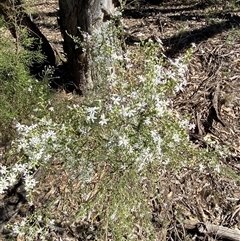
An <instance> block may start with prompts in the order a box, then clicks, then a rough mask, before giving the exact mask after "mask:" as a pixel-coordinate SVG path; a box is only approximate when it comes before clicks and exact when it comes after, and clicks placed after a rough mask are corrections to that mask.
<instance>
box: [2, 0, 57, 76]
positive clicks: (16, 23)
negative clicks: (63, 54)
mask: <svg viewBox="0 0 240 241" xmlns="http://www.w3.org/2000/svg"><path fill="white" fill-rule="evenodd" d="M0 14H1V15H3V17H4V19H5V21H6V22H7V24H8V27H9V30H10V32H11V34H12V35H13V37H14V38H16V41H20V42H21V40H20V39H18V37H19V34H18V27H20V28H26V29H27V30H28V37H30V38H33V43H32V45H31V47H30V48H28V50H31V51H37V50H40V51H41V52H42V54H43V55H44V56H45V60H44V61H43V62H42V63H33V65H32V66H31V67H30V71H31V73H33V74H39V73H41V71H42V70H43V69H44V67H45V66H46V65H51V66H55V54H54V51H53V49H52V47H51V45H50V44H49V42H48V40H47V39H46V37H45V36H44V35H43V34H42V33H41V31H40V30H39V28H38V27H37V26H36V25H35V24H34V23H33V22H32V21H31V19H30V17H29V16H28V15H27V14H26V13H25V12H24V9H23V8H22V7H21V1H20V0H15V1H10V0H0Z"/></svg>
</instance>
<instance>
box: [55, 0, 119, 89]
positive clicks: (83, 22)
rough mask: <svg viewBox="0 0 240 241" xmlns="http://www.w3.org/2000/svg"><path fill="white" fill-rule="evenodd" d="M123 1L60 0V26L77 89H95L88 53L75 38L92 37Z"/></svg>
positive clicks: (69, 67)
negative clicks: (87, 35)
mask: <svg viewBox="0 0 240 241" xmlns="http://www.w3.org/2000/svg"><path fill="white" fill-rule="evenodd" d="M119 3H120V0H59V8H60V11H59V25H60V28H61V32H62V35H63V39H64V46H63V48H64V52H65V53H66V55H67V61H68V69H69V73H70V74H71V78H72V80H73V83H74V84H75V87H76V88H77V89H79V90H80V91H81V92H83V91H84V89H86V88H90V87H91V86H92V82H93V81H92V76H91V70H90V69H89V58H90V56H88V54H86V53H84V52H83V51H82V48H81V47H80V46H79V45H77V44H76V43H75V42H74V40H73V38H72V37H78V38H79V39H80V41H82V40H83V38H82V36H81V32H80V31H79V29H80V30H81V31H84V32H87V33H89V34H91V29H92V28H93V27H94V28H98V27H101V25H102V23H103V22H104V21H106V20H108V19H110V16H111V15H112V14H113V13H114V11H115V8H116V7H117V6H118V5H119Z"/></svg>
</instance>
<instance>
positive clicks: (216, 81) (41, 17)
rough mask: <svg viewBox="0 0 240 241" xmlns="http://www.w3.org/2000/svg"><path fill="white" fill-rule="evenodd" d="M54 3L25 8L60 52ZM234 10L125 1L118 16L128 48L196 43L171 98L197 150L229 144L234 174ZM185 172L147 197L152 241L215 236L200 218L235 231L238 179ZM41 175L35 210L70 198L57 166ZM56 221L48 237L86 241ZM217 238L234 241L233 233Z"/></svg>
mask: <svg viewBox="0 0 240 241" xmlns="http://www.w3.org/2000/svg"><path fill="white" fill-rule="evenodd" d="M57 8H58V3H57V1H56V0H44V1H42V0H41V1H38V2H36V3H34V4H33V5H32V9H33V10H34V13H33V14H32V16H33V20H34V22H35V23H37V25H38V26H39V28H40V29H41V30H42V32H43V33H44V34H45V35H46V37H47V38H48V39H49V41H50V42H51V44H53V45H55V46H56V47H57V48H58V49H59V51H60V52H62V46H61V44H62V37H61V34H60V31H59V28H58V25H57ZM239 9H240V6H238V5H234V4H230V3H229V2H225V1H222V2H220V1H217V0H216V1H200V0H199V1H189V2H188V1H180V0H176V1H163V2H162V3H160V4H157V5H152V4H149V3H147V1H138V2H137V1H132V2H130V3H129V4H127V6H126V9H125V11H124V13H123V23H124V25H125V29H126V32H127V34H126V44H127V46H134V44H135V43H139V42H140V38H141V39H142V40H146V41H147V40H148V39H151V40H153V41H156V40H157V39H158V38H160V39H161V40H162V43H163V47H164V49H165V51H164V54H165V55H166V56H167V57H169V58H175V57H180V56H183V55H184V53H185V52H186V50H187V49H189V48H190V47H191V46H193V45H194V46H195V47H194V48H193V55H192V58H191V61H190V64H189V73H188V85H187V87H186V89H185V90H184V91H183V92H180V93H179V94H178V96H176V97H175V99H174V106H175V108H176V110H178V111H179V112H180V113H182V114H188V115H191V116H192V121H193V122H194V123H195V124H196V129H195V130H194V131H193V132H192V133H190V139H191V140H192V141H193V142H194V143H195V144H196V146H197V147H198V148H207V146H208V144H207V140H211V141H212V142H214V143H215V145H223V144H225V145H228V146H230V147H231V149H232V151H233V153H234V154H233V155H232V156H230V157H229V158H228V159H227V161H226V163H224V164H225V165H226V166H229V167H231V168H232V169H234V171H235V172H236V173H237V175H239V173H240V162H239V161H240V138H239V132H240V122H239V118H240V115H239V114H240V113H239V112H240V107H239V104H240V82H239V78H240V58H239V57H240V29H239V26H240V25H239V24H240V10H239ZM185 171H186V174H185V176H184V178H183V179H181V180H178V179H177V178H176V177H175V176H172V177H171V176H169V175H168V176H167V177H161V180H159V185H160V186H161V188H162V189H166V190H168V191H167V192H168V193H167V195H166V200H151V201H152V222H153V224H154V226H155V228H156V233H157V235H158V240H187V239H184V238H185V237H186V232H187V233H189V234H190V235H191V236H190V237H191V240H209V241H210V240H220V238H219V239H217V237H216V232H214V231H212V233H211V230H210V231H209V228H208V227H207V226H206V224H207V223H210V224H214V225H217V227H218V229H219V228H220V227H227V228H230V229H231V230H232V232H233V230H239V229H240V209H239V201H240V196H239V195H240V187H239V183H236V182H232V181H231V177H230V176H229V179H220V181H219V182H217V183H216V182H215V178H214V174H211V173H206V172H204V173H195V172H193V171H192V170H189V169H186V170H185ZM59 176H61V178H60V179H59V178H58V177H59ZM53 177H54V178H53ZM45 178H48V179H46V180H49V182H47V183H46V182H45V183H46V185H45V186H44V187H40V188H39V193H44V195H45V196H39V207H37V206H36V207H35V208H41V205H42V203H44V202H45V201H46V200H47V199H48V198H49V196H51V195H59V196H60V195H69V190H68V191H64V185H63V183H64V182H65V181H64V180H66V179H67V176H66V175H65V174H64V173H63V172H62V170H61V168H60V167H59V168H56V169H55V172H54V173H51V175H50V176H48V177H45ZM60 183H61V186H59V185H60ZM69 199H70V197H69ZM166 204H167V205H166ZM61 205H64V204H63V203H61V201H59V204H58V206H57V208H58V209H64V208H63V207H61ZM23 207H24V205H23ZM26 208H27V209H28V210H29V207H26ZM176 212H181V213H182V214H183V215H182V216H183V217H184V220H179V218H178V216H177V215H175V214H174V213H176ZM56 219H57V217H56ZM59 219H60V218H59ZM66 219H67V217H66ZM58 225H59V230H57V229H56V231H55V233H54V234H52V235H53V237H54V236H55V237H57V238H59V240H65V239H66V237H68V238H69V237H70V236H71V238H72V239H69V240H85V239H84V237H81V235H80V234H79V233H78V232H77V231H76V229H74V230H75V231H74V230H73V229H72V228H71V229H70V228H69V225H68V224H67V220H66V222H65V224H63V223H58ZM215 231H216V230H215ZM224 232H225V233H227V232H228V231H227V230H224ZM233 233H234V232H233ZM236 237H237V238H238V239H237V238H236ZM60 238H61V239H60ZM222 238H223V240H240V239H239V237H238V236H235V238H236V239H227V238H225V239H224V236H222ZM92 240H93V239H92ZM189 240H190V239H189Z"/></svg>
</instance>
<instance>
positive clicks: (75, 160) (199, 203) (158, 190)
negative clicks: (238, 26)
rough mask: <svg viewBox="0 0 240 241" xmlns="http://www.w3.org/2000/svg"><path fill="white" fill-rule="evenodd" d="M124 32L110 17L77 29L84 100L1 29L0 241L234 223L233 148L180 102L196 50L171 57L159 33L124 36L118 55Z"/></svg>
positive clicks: (169, 232) (136, 236)
mask: <svg viewBox="0 0 240 241" xmlns="http://www.w3.org/2000/svg"><path fill="white" fill-rule="evenodd" d="M130 10H131V6H130ZM131 11H132V10H131ZM126 12H127V11H126ZM126 12H125V14H126ZM118 17H119V16H118ZM123 28H124V25H123ZM1 31H3V32H4V33H5V32H6V28H5V27H4V23H3V24H2V27H1ZM235 31H236V30H233V33H236V32H235ZM123 32H124V29H120V28H116V26H115V24H113V23H112V22H108V23H107V24H106V25H105V26H103V28H102V30H101V33H99V32H94V31H93V34H92V35H91V36H89V35H85V39H86V42H85V43H86V44H85V46H84V47H85V51H88V52H89V53H91V56H92V63H91V67H92V69H93V70H94V71H93V75H94V80H95V82H94V83H95V84H94V86H93V88H92V89H91V90H89V91H87V93H86V94H85V96H78V95H76V94H74V93H70V94H67V93H65V92H64V91H58V92H56V91H53V90H50V88H49V81H50V80H51V78H53V76H52V73H53V70H52V69H50V68H46V70H45V71H44V72H43V75H42V80H41V81H39V80H36V79H35V78H33V77H32V76H31V75H30V74H29V72H28V66H29V65H31V63H32V61H33V56H36V53H31V52H28V51H26V50H24V49H22V48H21V47H19V46H17V45H16V43H15V42H14V41H11V40H9V38H6V36H4V34H1V38H0V77H1V78H0V79H1V85H0V86H1V87H0V93H1V98H2V102H1V106H0V108H1V113H0V133H1V166H0V174H1V176H0V194H1V208H0V212H1V230H2V237H1V238H2V239H3V240H4V239H5V240H117V241H118V240H192V239H193V238H195V240H208V238H209V240H210V238H211V237H213V238H214V237H215V239H216V240H217V232H212V233H211V232H210V231H209V229H208V228H207V226H206V223H210V224H215V225H218V227H219V226H220V225H221V227H222V226H226V227H229V228H238V225H239V222H238V215H237V214H238V209H237V204H238V201H239V198H238V191H239V177H238V169H237V168H236V166H231V165H229V163H231V162H232V161H236V160H238V155H239V153H238V150H237V148H236V146H233V145H232V143H231V142H230V141H229V142H224V141H223V142H220V141H219V139H217V138H216V133H213V131H212V129H211V128H210V126H206V124H205V125H204V124H203V127H205V129H204V131H207V130H208V131H209V132H208V133H200V131H199V129H200V124H199V122H200V119H197V118H196V119H194V115H192V113H191V112H187V111H186V109H184V107H182V108H180V107H181V105H180V104H179V103H184V102H183V101H182V102H181V100H182V98H183V95H184V94H185V95H186V96H188V95H190V94H191V95H193V93H192V92H191V91H192V89H191V87H192V85H191V82H190V81H191V78H192V77H193V76H194V75H193V73H194V71H195V66H194V64H193V62H192V61H193V60H196V56H198V50H199V49H200V50H201V46H199V45H197V43H195V42H194V41H193V44H190V45H187V46H185V48H183V50H182V52H181V53H180V54H179V55H178V56H170V54H169V56H168V55H166V52H167V51H166V49H165V46H164V41H161V40H160V38H158V36H155V37H154V39H153V38H148V37H146V38H144V37H143V36H140V37H139V36H138V38H137V39H136V38H133V36H132V35H130V36H127V37H126V38H127V39H128V40H133V39H134V41H135V43H134V45H132V46H128V48H125V49H124V50H122V51H119V50H120V49H122V46H123V42H122V40H119V36H122V33H123ZM23 34H24V32H23ZM231 36H234V35H231ZM23 37H24V35H23ZM233 38H234V37H233ZM228 40H229V41H228V43H229V44H230V42H231V41H237V40H236V39H235V38H234V40H233V39H230V36H229V39H228ZM26 41H27V40H26ZM29 44H30V42H29ZM178 44H179V46H181V45H180V43H178ZM170 47H172V49H173V47H174V46H170ZM170 47H169V49H171V48H170ZM169 49H168V50H169ZM169 51H170V50H169ZM6 53H7V54H6ZM169 53H170V52H169ZM35 61H36V60H35ZM38 61H41V56H39V59H38ZM195 87H196V86H195ZM195 87H194V88H195ZM189 89H191V91H189ZM186 90H187V91H188V92H187V93H186V92H185V91H186ZM215 93H216V92H215ZM200 101H202V100H201V99H200ZM186 106H187V104H186ZM212 108H213V109H212V110H213V111H214V110H215V112H216V109H214V108H216V106H213V107H212ZM210 109H211V107H210ZM206 119H207V118H206ZM207 120H209V119H207ZM218 122H219V121H218ZM218 122H217V121H216V119H214V118H213V119H212V123H214V124H215V123H217V124H219V123H218ZM207 127H208V128H207ZM211 127H212V126H211ZM200 226H201V228H200ZM236 240H237V239H236Z"/></svg>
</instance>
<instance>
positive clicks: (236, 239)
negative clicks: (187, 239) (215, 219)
mask: <svg viewBox="0 0 240 241" xmlns="http://www.w3.org/2000/svg"><path fill="white" fill-rule="evenodd" d="M184 227H185V228H186V229H187V230H197V231H198V232H199V233H201V234H207V235H209V236H211V237H213V238H215V239H216V238H221V239H223V240H229V241H240V230H238V229H230V228H226V227H223V226H219V225H215V224H211V223H201V222H186V223H185V225H184Z"/></svg>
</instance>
